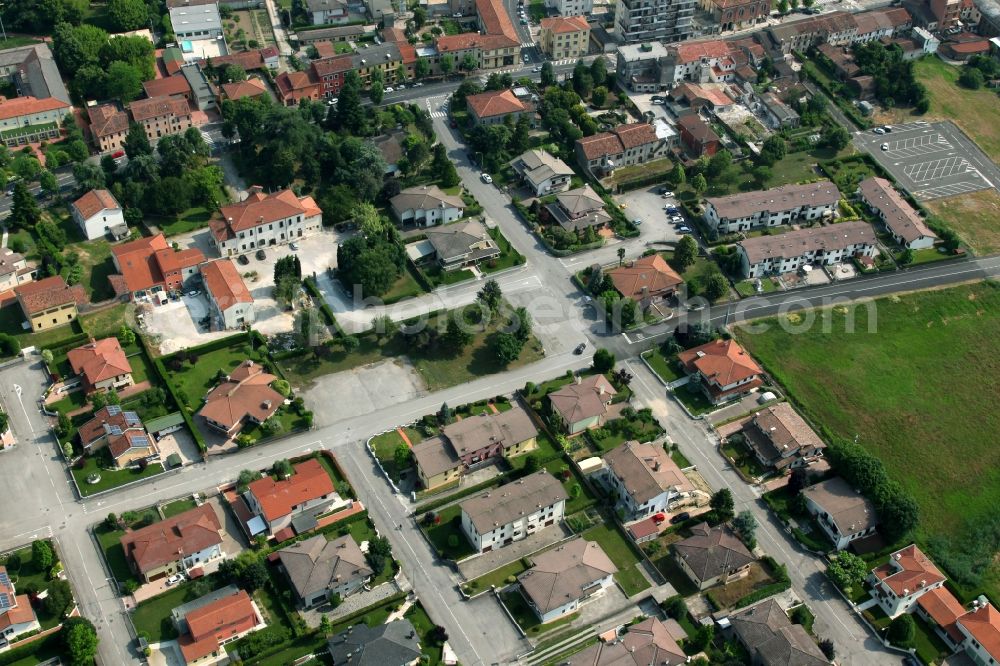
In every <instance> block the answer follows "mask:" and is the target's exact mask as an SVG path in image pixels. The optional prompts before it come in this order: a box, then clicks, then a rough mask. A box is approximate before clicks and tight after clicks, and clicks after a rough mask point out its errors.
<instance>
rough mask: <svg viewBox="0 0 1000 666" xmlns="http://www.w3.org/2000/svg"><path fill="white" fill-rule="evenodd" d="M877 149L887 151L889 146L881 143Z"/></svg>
mask: <svg viewBox="0 0 1000 666" xmlns="http://www.w3.org/2000/svg"><path fill="white" fill-rule="evenodd" d="M879 148H881V149H882V150H889V144H887V143H883V144H882V145H881V146H879Z"/></svg>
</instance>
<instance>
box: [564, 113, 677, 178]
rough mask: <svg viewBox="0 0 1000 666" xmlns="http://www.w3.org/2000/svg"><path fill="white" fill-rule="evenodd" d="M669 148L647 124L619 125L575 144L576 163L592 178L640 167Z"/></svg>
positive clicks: (663, 154) (662, 154) (662, 155)
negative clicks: (623, 168)
mask: <svg viewBox="0 0 1000 666" xmlns="http://www.w3.org/2000/svg"><path fill="white" fill-rule="evenodd" d="M668 148H669V146H668V145H667V142H666V140H664V139H661V138H659V137H658V136H656V130H655V129H653V126H652V125H650V124H649V123H632V124H630V125H619V126H618V127H616V128H614V129H613V130H611V131H610V132H601V133H600V134H594V135H593V136H587V137H584V138H582V139H577V141H576V146H575V150H576V161H577V164H579V165H580V167H581V168H582V169H584V170H585V171H587V172H589V173H590V174H592V175H593V176H594V177H602V176H605V175H608V174H610V173H611V172H612V171H614V170H615V169H617V168H619V167H623V166H632V165H635V164H643V163H645V162H650V161H652V160H655V159H659V158H661V157H664V156H665V155H666V154H667V150H668Z"/></svg>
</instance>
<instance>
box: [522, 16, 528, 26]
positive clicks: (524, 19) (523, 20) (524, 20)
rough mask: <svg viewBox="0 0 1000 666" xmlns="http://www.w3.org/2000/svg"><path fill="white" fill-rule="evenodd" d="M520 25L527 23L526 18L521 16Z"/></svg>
mask: <svg viewBox="0 0 1000 666" xmlns="http://www.w3.org/2000/svg"><path fill="white" fill-rule="evenodd" d="M521 25H528V19H526V18H523V17H522V18H521Z"/></svg>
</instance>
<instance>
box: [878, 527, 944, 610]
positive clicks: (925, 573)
mask: <svg viewBox="0 0 1000 666" xmlns="http://www.w3.org/2000/svg"><path fill="white" fill-rule="evenodd" d="M944 581H945V577H944V574H942V573H941V571H940V570H939V569H938V568H937V567H936V566H935V565H934V563H933V562H931V560H930V558H929V557H927V556H926V555H924V553H923V551H921V550H920V549H919V548H917V547H916V545H913V544H911V545H909V546H907V547H906V548H901V549H900V550H897V551H896V552H895V553H893V554H892V555H890V556H889V561H888V562H887V563H886V564H883V565H881V566H878V567H875V568H874V569H872V571H871V573H870V574H868V582H869V583H870V584H871V587H872V590H871V595H872V597H874V598H875V600H876V601H878V604H879V606H881V607H882V610H884V611H885V613H886V615H888V616H889V617H891V618H895V617H898V616H900V615H902V614H903V613H907V612H909V611H910V609H911V608H912V607H913V605H914V604H915V603H916V602H917V600H918V599H920V597H921V596H923V595H924V594H925V593H927V592H930V591H931V590H934V589H936V588H939V587H941V586H942V585H944Z"/></svg>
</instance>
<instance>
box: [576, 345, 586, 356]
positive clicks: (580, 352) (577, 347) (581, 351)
mask: <svg viewBox="0 0 1000 666" xmlns="http://www.w3.org/2000/svg"><path fill="white" fill-rule="evenodd" d="M586 348H587V343H586V342H581V343H580V344H578V345H577V346H576V349H574V350H573V353H574V354H576V355H577V356H579V355H580V354H582V353H583V350H584V349H586Z"/></svg>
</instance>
